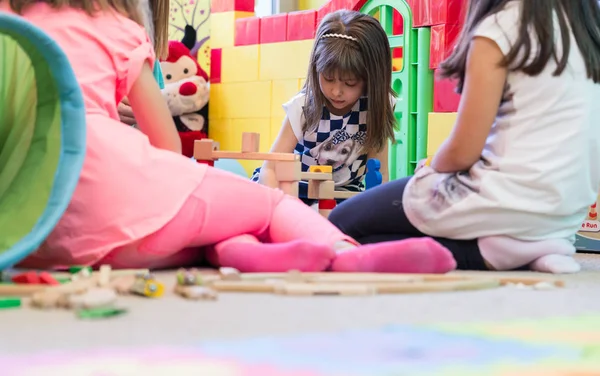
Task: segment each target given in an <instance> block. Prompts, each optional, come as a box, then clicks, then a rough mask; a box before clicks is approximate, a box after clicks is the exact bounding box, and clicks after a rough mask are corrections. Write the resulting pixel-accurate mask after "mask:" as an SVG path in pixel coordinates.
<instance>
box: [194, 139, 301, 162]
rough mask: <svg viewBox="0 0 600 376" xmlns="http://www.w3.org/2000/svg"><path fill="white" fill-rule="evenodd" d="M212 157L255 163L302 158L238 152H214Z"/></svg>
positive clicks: (289, 154)
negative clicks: (252, 161)
mask: <svg viewBox="0 0 600 376" xmlns="http://www.w3.org/2000/svg"><path fill="white" fill-rule="evenodd" d="M202 141H204V140H202ZM196 142H197V141H196ZM212 155H213V158H214V159H241V160H255V161H295V160H299V158H300V156H298V155H297V154H291V153H242V152H236V151H213V153H212Z"/></svg>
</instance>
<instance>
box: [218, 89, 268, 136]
mask: <svg viewBox="0 0 600 376" xmlns="http://www.w3.org/2000/svg"><path fill="white" fill-rule="evenodd" d="M219 91H220V92H219V101H220V104H222V106H221V107H220V109H219V110H218V111H220V114H221V116H222V117H223V118H225V119H253V118H270V117H271V82H270V81H261V82H240V83H225V84H221V87H220V88H219ZM211 105H212V103H211V104H209V106H211ZM240 137H241V136H240ZM240 145H241V144H240Z"/></svg>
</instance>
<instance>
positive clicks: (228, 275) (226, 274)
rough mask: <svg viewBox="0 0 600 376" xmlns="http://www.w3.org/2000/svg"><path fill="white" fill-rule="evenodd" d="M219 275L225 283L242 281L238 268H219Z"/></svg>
mask: <svg viewBox="0 0 600 376" xmlns="http://www.w3.org/2000/svg"><path fill="white" fill-rule="evenodd" d="M219 274H220V275H221V279H222V280H223V281H240V280H241V279H242V277H241V275H240V271H239V270H237V269H236V268H229V267H222V268H219Z"/></svg>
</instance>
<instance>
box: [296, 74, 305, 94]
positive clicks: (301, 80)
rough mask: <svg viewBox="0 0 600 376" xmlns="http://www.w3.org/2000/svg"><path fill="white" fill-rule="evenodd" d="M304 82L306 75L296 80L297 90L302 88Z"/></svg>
mask: <svg viewBox="0 0 600 376" xmlns="http://www.w3.org/2000/svg"><path fill="white" fill-rule="evenodd" d="M305 82H306V77H304V78H301V79H299V80H298V91H300V90H302V88H303V87H304V83H305Z"/></svg>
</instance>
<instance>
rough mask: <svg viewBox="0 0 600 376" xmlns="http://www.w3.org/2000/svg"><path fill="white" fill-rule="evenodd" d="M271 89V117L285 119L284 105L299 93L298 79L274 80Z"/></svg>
mask: <svg viewBox="0 0 600 376" xmlns="http://www.w3.org/2000/svg"><path fill="white" fill-rule="evenodd" d="M272 85H273V86H272V89H271V117H273V118H281V119H283V118H284V116H285V111H283V107H282V105H283V104H284V103H285V102H287V101H289V100H290V99H291V98H292V97H293V96H294V95H296V94H298V79H296V78H291V79H287V80H274V81H272Z"/></svg>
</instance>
